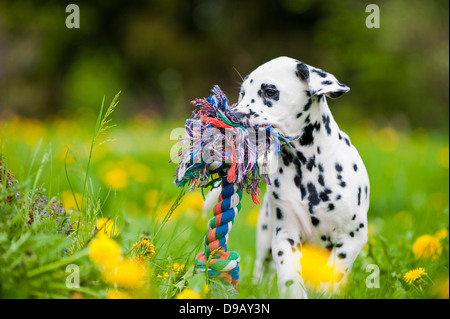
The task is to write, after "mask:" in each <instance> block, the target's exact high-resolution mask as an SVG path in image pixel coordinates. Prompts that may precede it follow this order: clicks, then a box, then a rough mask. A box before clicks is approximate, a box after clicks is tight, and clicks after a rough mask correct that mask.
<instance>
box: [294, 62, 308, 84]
mask: <svg viewBox="0 0 450 319" xmlns="http://www.w3.org/2000/svg"><path fill="white" fill-rule="evenodd" d="M296 74H298V76H299V77H300V79H302V80H305V81H306V80H307V79H308V78H309V70H308V67H307V66H306V64H305V63H301V62H300V63H297V72H296Z"/></svg>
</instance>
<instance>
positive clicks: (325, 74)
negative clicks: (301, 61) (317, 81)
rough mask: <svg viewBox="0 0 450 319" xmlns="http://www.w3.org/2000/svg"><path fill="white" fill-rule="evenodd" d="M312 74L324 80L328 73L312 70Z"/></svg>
mask: <svg viewBox="0 0 450 319" xmlns="http://www.w3.org/2000/svg"><path fill="white" fill-rule="evenodd" d="M312 72H314V73H316V74H317V75H319V76H320V77H321V78H326V77H327V75H328V73H326V72H324V71H322V70H320V69H312Z"/></svg>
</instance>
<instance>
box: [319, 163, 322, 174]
mask: <svg viewBox="0 0 450 319" xmlns="http://www.w3.org/2000/svg"><path fill="white" fill-rule="evenodd" d="M318 167H319V171H320V172H322V173H323V166H322V164H319V166H318Z"/></svg>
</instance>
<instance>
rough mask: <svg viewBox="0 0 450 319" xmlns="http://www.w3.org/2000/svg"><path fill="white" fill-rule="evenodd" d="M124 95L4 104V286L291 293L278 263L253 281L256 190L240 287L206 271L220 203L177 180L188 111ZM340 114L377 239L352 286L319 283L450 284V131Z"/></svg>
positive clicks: (432, 291)
mask: <svg viewBox="0 0 450 319" xmlns="http://www.w3.org/2000/svg"><path fill="white" fill-rule="evenodd" d="M108 105H110V107H109V108H108V107H107V106H108ZM115 106H116V104H115V101H113V102H111V104H109V101H106V102H105V103H104V108H103V109H102V112H101V116H98V117H97V115H96V114H92V113H90V112H86V110H79V111H78V112H75V113H73V114H70V116H69V115H58V116H54V117H51V118H48V119H47V120H45V121H44V120H38V119H34V118H26V117H20V116H17V115H14V114H3V115H2V117H1V118H0V139H1V151H0V154H1V158H0V166H1V178H0V179H1V184H0V185H1V186H0V298H224V297H226V298H243V299H244V298H269V299H270V298H279V295H278V292H277V287H276V278H275V276H269V277H267V278H266V279H265V280H263V282H262V283H261V284H258V285H255V284H253V283H252V279H253V278H252V271H253V262H254V260H255V234H256V221H257V214H258V209H259V207H258V206H255V205H253V203H252V201H251V198H250V196H249V195H247V194H245V195H244V198H243V206H242V209H241V212H240V213H239V215H238V216H237V217H236V220H235V223H234V226H233V229H232V230H231V233H230V237H229V241H228V247H229V248H230V249H231V250H234V251H238V252H239V254H240V256H241V262H240V268H241V270H240V281H239V284H238V291H239V293H235V292H234V291H233V290H232V289H231V288H230V287H228V286H227V285H226V284H223V283H222V282H221V281H218V280H216V279H211V278H209V279H208V280H207V279H206V277H205V276H204V275H203V274H196V275H193V268H194V257H195V255H196V254H197V253H198V252H199V251H201V250H202V240H203V236H204V235H205V232H206V224H207V221H208V220H209V218H210V217H211V215H212V213H209V214H208V216H202V212H201V210H202V204H203V195H202V193H201V192H200V191H195V192H186V194H184V196H180V195H182V193H181V191H182V190H181V189H180V188H177V187H176V186H175V185H174V184H173V179H174V176H173V175H174V173H175V169H176V164H174V163H169V160H170V151H171V149H172V147H174V145H175V144H176V140H174V139H171V138H170V136H171V132H172V130H173V129H174V128H179V127H183V126H184V121H183V120H175V119H174V120H168V119H162V118H159V117H157V116H150V115H148V114H145V113H142V114H137V115H135V116H133V117H131V118H130V119H127V120H126V121H119V119H118V118H115V113H114V112H113V109H114V107H115ZM120 107H121V106H120V105H118V106H117V108H120ZM116 124H117V125H116ZM341 128H342V129H343V130H344V131H346V132H347V133H348V134H349V136H350V137H351V140H352V143H353V144H354V145H355V146H356V147H357V149H358V150H359V152H360V154H361V156H362V158H363V160H364V162H365V164H366V167H367V170H368V173H369V177H370V181H371V198H370V200H371V205H370V210H369V224H368V227H369V240H368V243H367V245H366V246H365V247H364V250H363V251H362V252H361V254H360V255H359V256H358V258H357V260H356V262H355V264H354V266H353V270H352V273H351V277H350V280H349V283H348V285H347V288H346V289H344V290H343V291H341V292H340V293H339V294H337V295H331V296H330V295H323V294H321V293H319V292H314V291H311V293H310V296H311V297H312V298H344V299H347V298H358V299H359V298H364V299H366V298H367V299H371V298H377V299H378V298H407V299H410V298H448V293H449V288H448V283H449V268H448V267H449V255H448V251H449V237H448V228H449V215H448V213H449V209H448V208H449V196H448V192H449V171H448V170H449V144H448V133H442V132H433V131H431V130H427V129H424V128H413V129H410V130H398V129H396V128H394V127H390V126H381V125H378V124H376V123H375V122H374V121H372V120H370V119H367V118H363V119H360V120H359V121H358V122H356V123H354V124H353V125H352V126H349V127H341ZM263 188H264V187H263ZM312 262H314V261H312ZM74 265H75V266H74ZM370 265H372V266H370ZM373 265H375V267H376V268H377V269H378V270H379V276H378V277H377V278H375V279H374V278H373V276H372V277H371V275H373V274H374V270H373V269H374V268H373V267H374V266H373ZM68 266H71V267H68ZM73 267H75V270H76V271H79V273H78V274H79V282H78V281H77V278H75V276H74V274H75V271H71V269H74V268H73Z"/></svg>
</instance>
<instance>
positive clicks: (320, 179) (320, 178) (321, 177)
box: [318, 174, 325, 186]
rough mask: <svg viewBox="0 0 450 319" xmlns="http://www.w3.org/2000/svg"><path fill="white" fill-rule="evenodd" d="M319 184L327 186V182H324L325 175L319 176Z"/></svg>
mask: <svg viewBox="0 0 450 319" xmlns="http://www.w3.org/2000/svg"><path fill="white" fill-rule="evenodd" d="M318 182H319V184H320V185H322V186H325V181H324V180H323V175H322V174H319V180H318Z"/></svg>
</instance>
